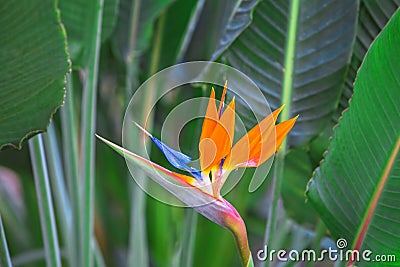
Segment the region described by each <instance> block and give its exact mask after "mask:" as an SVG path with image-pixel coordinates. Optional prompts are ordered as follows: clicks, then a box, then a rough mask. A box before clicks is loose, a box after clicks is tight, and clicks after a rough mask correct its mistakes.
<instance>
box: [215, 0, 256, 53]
mask: <svg viewBox="0 0 400 267" xmlns="http://www.w3.org/2000/svg"><path fill="white" fill-rule="evenodd" d="M258 2H259V1H258V0H243V1H238V3H237V4H236V6H235V7H234V9H233V11H232V12H231V14H230V15H229V16H228V21H227V23H226V24H225V25H224V27H223V31H222V35H221V37H220V39H219V42H218V46H217V48H216V50H215V52H214V53H213V55H212V56H211V60H215V59H216V58H218V57H219V56H220V55H221V53H222V52H224V51H225V49H227V48H228V47H229V45H230V44H231V43H232V42H233V41H235V39H236V38H237V37H238V36H239V35H240V34H241V33H242V32H243V31H244V30H245V29H246V28H247V27H248V26H249V25H250V23H251V20H252V17H253V11H254V7H255V6H256V4H257V3H258Z"/></svg>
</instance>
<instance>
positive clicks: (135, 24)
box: [113, 0, 175, 60]
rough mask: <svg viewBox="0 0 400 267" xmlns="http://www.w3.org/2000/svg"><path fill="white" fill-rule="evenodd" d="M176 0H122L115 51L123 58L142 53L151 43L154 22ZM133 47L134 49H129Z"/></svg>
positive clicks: (114, 40)
mask: <svg viewBox="0 0 400 267" xmlns="http://www.w3.org/2000/svg"><path fill="white" fill-rule="evenodd" d="M174 1H175V0H120V3H119V15H118V21H117V27H116V31H115V36H114V39H113V42H114V52H115V53H116V55H117V56H118V57H119V58H120V59H121V60H125V58H126V57H127V56H128V55H129V54H132V55H133V56H135V57H137V56H139V55H141V54H142V53H143V52H144V51H145V50H146V49H147V48H148V46H149V45H150V41H151V36H152V33H153V28H154V22H155V21H156V19H157V17H158V16H159V15H160V13H161V12H162V11H163V10H164V9H165V8H166V7H167V6H168V5H170V4H171V3H173V2H174ZM130 49H133V50H134V51H129V50H130Z"/></svg>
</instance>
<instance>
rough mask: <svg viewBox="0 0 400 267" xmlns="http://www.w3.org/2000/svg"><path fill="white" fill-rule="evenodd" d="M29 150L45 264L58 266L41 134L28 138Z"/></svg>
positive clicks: (54, 226) (59, 264)
mask: <svg viewBox="0 0 400 267" xmlns="http://www.w3.org/2000/svg"><path fill="white" fill-rule="evenodd" d="M29 152H30V156H31V162H32V168H33V177H34V180H35V188H36V195H37V199H38V205H39V214H40V224H41V226H42V236H43V243H44V248H45V253H46V265H47V266H52V267H58V266H61V258H60V249H59V244H58V236H57V226H56V221H55V216H54V209H53V201H52V198H51V191H50V184H49V176H48V174H47V164H46V156H45V153H44V147H43V140H42V135H37V136H35V137H33V138H31V139H30V140H29Z"/></svg>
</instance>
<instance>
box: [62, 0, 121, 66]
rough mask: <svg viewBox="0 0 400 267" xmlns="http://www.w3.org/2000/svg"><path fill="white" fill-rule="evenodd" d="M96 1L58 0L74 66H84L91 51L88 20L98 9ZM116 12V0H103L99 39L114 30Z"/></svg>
mask: <svg viewBox="0 0 400 267" xmlns="http://www.w3.org/2000/svg"><path fill="white" fill-rule="evenodd" d="M97 2H98V1H92V0H86V1H81V0H60V1H58V5H59V8H60V11H61V20H62V22H63V23H64V25H65V28H66V30H67V36H68V50H69V53H70V55H71V60H72V63H73V64H72V66H73V67H74V68H84V67H86V64H87V60H88V57H89V54H90V53H91V51H89V49H90V48H89V47H90V46H89V45H88V44H87V43H88V42H89V41H90V38H91V35H92V33H91V32H90V31H91V29H92V25H90V22H91V21H93V19H91V18H93V17H94V16H95V14H96V12H97V10H98V9H99V7H98V6H97ZM117 13H118V0H104V2H103V17H102V29H101V33H99V34H101V39H102V40H105V39H107V38H108V37H109V35H110V34H111V33H112V31H113V30H114V25H115V22H116V19H117Z"/></svg>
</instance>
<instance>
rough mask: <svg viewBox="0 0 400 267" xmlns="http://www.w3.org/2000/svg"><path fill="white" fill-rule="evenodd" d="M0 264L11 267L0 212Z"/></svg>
mask: <svg viewBox="0 0 400 267" xmlns="http://www.w3.org/2000/svg"><path fill="white" fill-rule="evenodd" d="M0 266H4V267H11V266H12V265H11V258H10V253H9V252H8V245H7V240H6V234H5V233H4V228H3V221H2V220H1V214H0Z"/></svg>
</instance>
